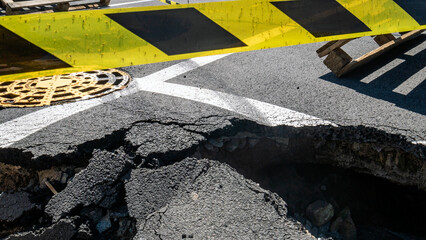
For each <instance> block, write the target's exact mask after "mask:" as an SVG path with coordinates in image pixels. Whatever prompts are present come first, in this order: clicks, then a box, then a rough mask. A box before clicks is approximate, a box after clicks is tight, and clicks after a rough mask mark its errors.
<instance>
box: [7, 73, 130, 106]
mask: <svg viewBox="0 0 426 240" xmlns="http://www.w3.org/2000/svg"><path fill="white" fill-rule="evenodd" d="M130 80H131V77H130V75H129V74H127V73H125V72H123V71H120V70H117V69H108V70H96V71H89V72H77V73H71V74H64V75H55V76H49V77H39V78H31V79H22V80H16V81H11V82H1V83H0V106H2V107H39V106H46V105H54V104H61V103H66V102H73V101H78V100H85V99H90V98H96V97H100V96H104V95H106V94H109V93H112V92H114V91H117V90H121V89H123V88H125V87H126V86H127V85H128V84H129V82H130Z"/></svg>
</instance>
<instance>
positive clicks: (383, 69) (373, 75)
mask: <svg viewBox="0 0 426 240" xmlns="http://www.w3.org/2000/svg"><path fill="white" fill-rule="evenodd" d="M404 61H405V60H403V59H400V58H396V59H395V60H393V61H391V62H390V63H388V64H386V65H385V66H383V67H381V68H379V69H377V70H376V71H374V72H372V73H370V74H368V76H366V77H365V78H363V79H362V80H361V82H363V83H367V84H368V83H371V82H372V81H374V80H376V79H377V78H379V77H380V76H382V75H383V74H385V73H387V72H389V71H390V70H392V69H393V68H395V67H397V66H398V65H400V64H402V63H403V62H404Z"/></svg>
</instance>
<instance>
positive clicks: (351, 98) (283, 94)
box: [0, 1, 426, 239]
mask: <svg viewBox="0 0 426 240" xmlns="http://www.w3.org/2000/svg"><path fill="white" fill-rule="evenodd" d="M115 3H116V4H119V3H120V2H119V1H117V2H114V1H113V2H112V3H111V4H112V5H114V4H115ZM135 4H136V5H152V4H162V3H157V2H152V1H148V2H144V3H135ZM126 6H134V5H133V4H130V5H126ZM123 7H124V6H123ZM425 39H426V34H423V35H422V36H421V37H419V38H418V39H416V40H413V41H411V42H410V43H408V44H404V45H403V46H401V47H400V48H399V49H398V50H394V51H392V52H391V53H389V54H385V55H384V56H382V57H381V58H380V59H378V60H377V61H375V62H373V63H370V64H368V66H365V67H363V68H362V69H360V70H359V71H357V72H355V73H352V74H350V75H348V76H347V77H345V78H342V79H337V78H335V77H334V76H333V75H332V74H331V73H330V72H329V70H328V69H327V68H326V67H325V66H324V65H323V64H322V63H321V59H319V58H318V57H317V56H316V53H315V50H316V49H317V48H319V47H320V46H321V44H309V45H301V46H294V47H287V48H279V49H270V50H262V51H255V52H248V53H238V54H232V55H229V56H224V57H223V58H219V59H217V60H215V61H212V62H210V63H208V64H205V65H202V66H199V67H195V68H193V69H191V70H189V71H186V72H183V74H177V75H176V76H174V77H171V78H170V79H168V80H167V81H166V83H173V84H178V85H181V86H184V87H185V86H189V87H195V88H196V89H208V90H212V91H214V92H213V93H217V95H218V96H222V95H220V94H221V93H227V94H230V95H232V96H237V97H236V98H235V99H236V101H239V102H238V103H235V102H231V101H233V99H234V98H227V99H225V100H224V103H221V104H216V105H215V104H212V103H216V102H215V101H216V100H214V101H213V100H212V99H209V98H206V99H204V100H199V101H191V100H190V99H183V98H180V97H176V96H171V95H167V94H160V93H156V92H155V91H143V90H138V91H135V92H133V93H131V94H127V95H123V96H121V97H118V98H115V97H110V98H111V99H110V100H108V101H103V100H102V99H101V103H100V104H96V105H93V107H88V108H87V109H84V110H83V111H80V112H77V113H76V114H73V115H71V116H69V117H65V118H63V119H62V118H61V119H59V121H55V122H53V123H52V124H48V125H47V126H46V127H43V128H41V129H39V130H38V131H36V132H34V133H30V134H28V135H27V136H25V137H24V138H22V139H19V140H17V141H14V142H12V144H11V145H8V146H4V147H2V148H0V162H2V163H7V164H11V165H19V166H22V167H25V168H28V169H35V170H41V169H48V168H50V167H52V166H62V165H74V166H78V167H83V168H84V170H82V171H81V172H79V173H78V174H76V176H75V177H74V178H73V179H72V180H70V181H69V182H68V183H67V185H66V187H65V188H64V189H63V190H62V191H61V192H60V193H59V194H58V195H56V196H54V197H53V198H51V199H50V200H49V201H48V203H47V204H46V206H45V210H44V211H45V213H46V214H48V215H49V216H50V217H51V218H52V219H53V222H56V225H51V226H50V227H46V231H45V232H43V233H41V234H40V235H37V236H39V237H40V236H42V235H43V234H44V235H43V236H54V234H53V235H52V233H49V231H60V230H58V229H60V228H59V227H56V226H60V224H65V225H66V226H67V227H66V228H67V229H68V228H69V229H71V230H69V232H67V233H66V235H67V236H72V235H73V234H74V233H75V232H78V233H79V234H83V232H84V231H80V230H79V231H77V230H75V229H74V228H72V227H69V226H74V227H75V226H77V225H79V226H80V228H81V226H82V225H81V224H80V222H81V220H78V219H77V220H75V219H74V220H73V219H70V218H69V217H70V215H72V214H70V212H73V211H74V212H75V211H77V210H76V209H78V210H81V208H82V207H83V208H85V207H86V208H92V207H93V206H94V205H96V206H98V205H102V206H104V207H105V206H107V207H112V208H115V206H116V205H114V204H117V203H116V202H120V201H121V200H117V199H116V198H117V196H114V192H120V193H123V192H124V194H123V196H122V197H125V200H122V201H125V202H126V203H127V205H126V206H125V208H126V210H125V211H124V212H125V214H127V215H126V216H130V218H133V219H135V221H136V223H135V231H136V233H134V234H136V237H140V238H144V237H145V238H147V239H157V238H158V239H160V237H159V236H160V235H161V236H163V237H164V238H163V239H176V237H182V236H183V235H185V236H190V235H194V236H196V238H198V239H204V237H207V236H217V237H220V236H228V237H232V236H233V234H238V235H240V236H245V237H247V238H257V237H259V236H263V237H264V238H265V239H271V238H274V237H282V238H288V239H291V238H293V239H302V238H303V239H310V238H311V237H312V236H310V235H309V234H306V233H305V232H304V231H302V230H301V229H302V228H301V227H300V226H299V225H298V223H297V222H295V221H293V220H292V219H291V218H287V217H286V207H285V203H283V202H281V201H283V200H282V199H281V198H279V197H277V196H275V195H274V194H272V193H270V192H268V191H267V190H263V189H261V188H260V187H258V186H257V185H256V184H255V183H253V182H251V181H249V180H245V179H244V178H243V177H242V176H241V175H239V174H238V173H236V172H235V171H234V170H232V169H231V168H229V167H228V166H227V165H224V164H219V163H217V162H213V161H210V160H194V159H187V157H189V156H191V155H192V154H193V152H194V150H195V149H196V148H197V147H198V146H199V145H200V144H204V143H205V142H206V141H207V140H208V139H210V138H211V137H212V136H214V137H220V136H232V135H233V134H235V133H237V132H238V131H239V130H240V129H241V128H243V127H242V126H241V123H242V122H246V121H254V122H258V123H260V124H264V118H267V117H268V115H269V113H268V111H266V110H265V111H257V110H258V109H257V108H258V106H255V107H253V106H252V105H250V103H251V102H249V101H248V99H253V100H256V101H258V102H263V103H267V104H269V105H274V106H278V107H281V108H283V109H289V110H293V111H296V112H299V113H302V114H304V116H305V115H306V116H313V117H316V118H319V119H323V120H326V121H328V122H329V123H330V124H331V123H333V124H337V125H338V126H353V127H356V126H363V127H371V128H372V129H375V130H378V131H380V132H382V133H383V134H390V135H392V134H395V135H397V136H399V137H401V138H402V139H403V140H401V141H403V142H404V141H405V140H406V143H405V144H409V143H411V142H415V143H422V142H423V143H424V142H425V141H426V130H425V129H426V117H425V114H426V101H425V98H426V95H425V94H424V93H425V90H426V81H424V80H425V79H426V70H425V69H426V68H425V63H426V52H425V49H426V43H425V41H424V40H425ZM375 47H376V45H375V44H374V42H373V41H372V39H369V38H363V39H358V40H355V41H353V42H351V43H350V44H348V46H347V47H346V48H345V50H347V51H348V53H350V54H351V55H352V56H360V55H362V54H363V53H364V52H367V51H369V50H372V49H374V48H375ZM182 62H184V61H182ZM177 63H179V62H168V63H159V64H151V65H144V66H133V67H127V68H123V70H124V71H126V72H128V73H130V74H131V75H132V77H133V78H135V79H140V78H144V77H147V76H150V75H151V74H154V73H156V72H158V71H161V70H162V69H165V68H167V67H171V66H174V65H175V64H177ZM405 81H406V82H414V83H417V85H416V84H414V85H413V84H411V85H410V84H408V85H401V84H403V83H404V82H405ZM154 85H155V83H154ZM164 86H167V85H164ZM172 87H173V85H171V88H172ZM395 89H397V91H396V90H395ZM105 98H108V97H105ZM105 98H103V99H105ZM203 101H204V102H203ZM227 101H229V102H227ZM226 105H229V106H232V107H230V108H227V109H224V108H223V107H218V106H226ZM269 105H268V106H269ZM234 106H236V107H234ZM262 106H263V105H262ZM251 108H253V109H254V110H251ZM45 109H49V107H45V108H34V109H19V108H9V109H1V110H0V126H2V125H5V124H7V123H10V122H11V121H14V120H17V119H18V120H19V119H20V117H25V116H27V115H28V114H37V112H38V111H41V110H45ZM59 109H60V108H59ZM229 109H233V111H232V110H229ZM246 109H249V110H248V111H246ZM247 112H248V113H253V114H252V115H250V114H246V113H247ZM270 115H273V113H272V112H271V113H270ZM41 117H42V118H46V119H48V118H49V116H41ZM284 117H285V116H284ZM18 120H17V121H16V122H14V123H13V124H11V125H10V126H12V127H11V129H10V132H8V134H12V133H13V132H14V128H13V127H16V128H19V124H20V123H22V122H19V121H18ZM29 121H31V119H30V120H29ZM295 121H300V122H301V123H303V124H305V122H306V119H303V118H300V120H297V119H296V120H295ZM30 124H31V122H30ZM8 126H9V125H8ZM244 126H246V125H244ZM307 126H311V125H307ZM34 127H35V128H37V126H34ZM245 130H247V129H245ZM6 137H7V136H6ZM404 139H405V140H404ZM3 144H4V143H0V145H3ZM219 144H220V143H219ZM213 145H214V144H213ZM404 146H405V145H404ZM213 147H218V146H213ZM422 151H423V152H424V148H423V150H422ZM183 159H184V160H183ZM174 162H179V163H177V164H174V165H170V164H172V163H174ZM162 166H165V167H162ZM204 168H207V169H208V170H206V171H207V172H205V171H204V170H203V169H204ZM200 171H201V172H202V173H200ZM203 171H204V172H203ZM197 174H202V176H201V178H200V179H192V177H194V176H195V175H197ZM209 183H211V184H209ZM213 183H214V184H213ZM219 185H221V186H223V188H219V187H218V186H219ZM170 189H172V190H170ZM232 189H240V190H241V191H239V192H233V191H232ZM253 189H255V190H253ZM147 192H149V193H151V192H152V195H150V194H147ZM164 192H167V194H168V195H167V196H165V195H164V194H165V193H164ZM194 194H196V195H194ZM196 196H197V197H196ZM265 196H267V197H268V198H273V199H275V200H274V201H272V202H273V203H274V204H275V206H274V204H272V203H271V200H270V199H269V200H265ZM198 199H200V200H202V201H199V200H198ZM146 202H148V203H150V205H149V207H147V204H145V203H146ZM244 204H246V205H244ZM208 206H214V207H212V208H209V207H208ZM222 206H223V207H222ZM121 207H122V206H121ZM127 208H128V211H127ZM277 208H279V209H281V210H279V211H278V210H277ZM247 209H250V210H253V209H257V211H258V212H256V211H254V210H253V211H247ZM211 212H215V213H217V215H215V216H212V217H211V218H205V217H203V216H205V215H207V214H209V213H211ZM104 214H105V213H104ZM259 214H261V215H262V214H263V215H264V217H262V218H261V217H259ZM148 215H149V216H150V217H149V218H147V216H148ZM182 219H185V221H183V220H182ZM58 221H59V222H58ZM97 221H99V219H97ZM74 222H77V225H76V224H75V223H74ZM158 222H160V224H158ZM223 222H226V223H227V224H225V225H226V226H225V225H221V224H223ZM243 222H248V223H251V225H252V227H247V226H248V225H250V224H247V225H245V224H241V223H243ZM188 226H190V227H188ZM211 226H215V227H216V229H215V228H214V227H211ZM217 226H219V227H217ZM283 226H285V227H284V228H282V227H283ZM267 227H272V228H273V230H270V231H266V232H265V231H264V229H265V228H267ZM249 228H250V229H249ZM49 229H50V230H49ZM52 229H53V230H52ZM55 229H56V230H55ZM178 230H179V231H178ZM92 231H93V230H92ZM70 232H72V233H70ZM176 233H178V236H177V235H176ZM201 233H202V234H201ZM31 234H32V235H31ZM31 234H27V235H31V236H35V235H34V234H33V233H31ZM49 234H50V235H49ZM91 234H92V233H90V234H89V235H90V236H92V237H93V236H94V235H96V234H95V233H93V234H92V235H91ZM244 234H246V235H244ZM11 239H13V238H11Z"/></svg>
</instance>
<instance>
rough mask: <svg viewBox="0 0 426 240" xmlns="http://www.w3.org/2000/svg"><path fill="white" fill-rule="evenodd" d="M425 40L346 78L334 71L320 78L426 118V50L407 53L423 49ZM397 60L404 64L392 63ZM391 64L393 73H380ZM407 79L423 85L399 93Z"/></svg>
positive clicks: (405, 46)
mask: <svg viewBox="0 0 426 240" xmlns="http://www.w3.org/2000/svg"><path fill="white" fill-rule="evenodd" d="M425 40H426V35H425V34H423V35H421V36H420V37H418V38H416V39H413V40H412V41H410V42H407V43H405V44H402V45H400V46H399V47H397V48H396V49H393V50H391V51H390V52H388V53H386V54H384V55H382V56H380V57H379V58H377V59H376V60H374V61H373V62H371V63H368V64H367V65H365V66H363V67H361V68H359V69H358V70H356V71H354V72H352V73H350V74H348V75H347V76H345V77H343V78H337V77H336V76H334V75H333V74H332V73H331V72H330V73H328V74H326V75H323V76H321V77H320V78H321V79H323V80H326V81H329V82H332V83H335V84H339V85H341V86H345V87H348V88H351V89H353V90H355V91H357V92H359V93H362V94H365V95H368V96H370V97H374V98H377V99H383V100H385V101H388V102H391V103H393V104H395V105H396V106H397V107H400V108H404V109H407V110H410V111H413V112H417V113H420V114H422V115H426V101H425V100H426V94H425V93H426V71H425V69H426V68H425V67H426V49H423V50H421V51H419V52H417V53H416V54H415V55H409V54H407V52H408V51H410V50H411V49H413V48H415V47H416V46H419V45H420V44H422V43H423V42H424V41H425ZM395 59H400V60H402V63H400V64H399V65H398V64H394V65H396V66H393V65H392V63H391V62H392V61H394V60H395ZM387 64H389V65H390V66H391V67H392V68H391V69H390V70H389V71H380V69H381V68H382V67H384V66H385V65H387ZM376 71H377V72H376ZM413 75H416V76H413ZM410 78H411V79H410ZM407 80H409V81H414V82H417V83H419V82H420V84H418V85H417V84H414V85H412V89H409V90H408V91H407V93H408V94H406V95H404V94H401V93H399V92H397V91H395V89H396V88H397V87H398V86H400V85H401V84H403V83H404V82H406V81H407Z"/></svg>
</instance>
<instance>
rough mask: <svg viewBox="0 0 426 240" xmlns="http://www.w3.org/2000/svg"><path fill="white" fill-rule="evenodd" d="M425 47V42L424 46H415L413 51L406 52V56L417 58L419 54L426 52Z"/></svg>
mask: <svg viewBox="0 0 426 240" xmlns="http://www.w3.org/2000/svg"><path fill="white" fill-rule="evenodd" d="M425 45H426V44H424V42H423V43H422V44H419V45H417V46H415V47H414V48H412V49H410V50H408V51H407V52H405V53H404V54H405V55H408V56H412V57H414V56H416V55H417V54H419V53H420V52H421V51H423V50H425Z"/></svg>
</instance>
